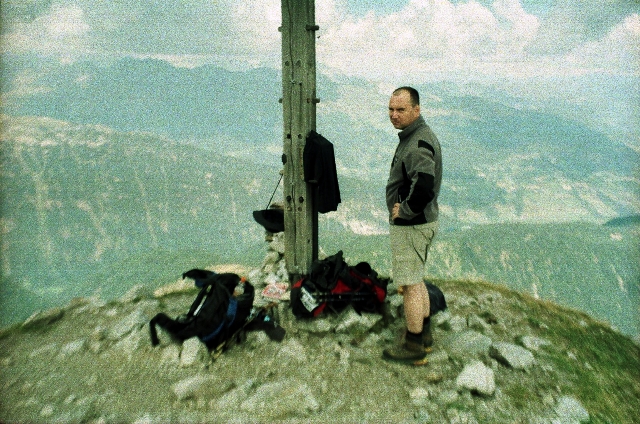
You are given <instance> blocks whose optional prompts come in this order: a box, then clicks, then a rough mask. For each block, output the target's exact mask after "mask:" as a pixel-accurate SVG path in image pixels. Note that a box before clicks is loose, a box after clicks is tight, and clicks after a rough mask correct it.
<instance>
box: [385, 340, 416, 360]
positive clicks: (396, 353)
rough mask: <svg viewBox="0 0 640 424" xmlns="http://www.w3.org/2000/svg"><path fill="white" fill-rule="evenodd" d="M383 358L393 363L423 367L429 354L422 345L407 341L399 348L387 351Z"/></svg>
mask: <svg viewBox="0 0 640 424" xmlns="http://www.w3.org/2000/svg"><path fill="white" fill-rule="evenodd" d="M382 356H383V357H384V358H385V359H388V360H391V361H398V362H405V363H409V364H413V365H422V364H424V363H426V356H427V352H426V351H425V349H424V346H423V344H422V343H420V342H414V341H411V340H405V341H404V342H403V343H402V344H400V345H398V346H394V347H390V348H388V349H385V350H384V351H383V352H382Z"/></svg>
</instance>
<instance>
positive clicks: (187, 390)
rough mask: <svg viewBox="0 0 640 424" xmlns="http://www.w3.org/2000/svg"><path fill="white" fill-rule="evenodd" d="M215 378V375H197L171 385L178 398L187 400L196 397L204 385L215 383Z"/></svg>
mask: <svg viewBox="0 0 640 424" xmlns="http://www.w3.org/2000/svg"><path fill="white" fill-rule="evenodd" d="M215 380H216V378H215V377H213V376H204V375H196V376H194V377H189V378H185V379H184V380H180V381H178V382H177V383H175V384H174V385H172V386H171V390H172V391H173V393H174V394H175V395H176V397H177V398H178V400H185V399H188V398H191V397H196V396H197V395H198V394H199V392H201V391H202V390H203V387H205V388H206V387H208V386H211V385H213V384H214V381H215Z"/></svg>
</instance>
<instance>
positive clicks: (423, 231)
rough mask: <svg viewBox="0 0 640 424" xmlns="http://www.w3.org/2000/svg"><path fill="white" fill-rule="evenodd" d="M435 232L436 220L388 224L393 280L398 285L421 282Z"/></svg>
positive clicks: (436, 227) (436, 229) (436, 228)
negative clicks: (413, 223) (419, 223)
mask: <svg viewBox="0 0 640 424" xmlns="http://www.w3.org/2000/svg"><path fill="white" fill-rule="evenodd" d="M437 232H438V221H435V222H429V223H427V224H421V225H407V226H402V225H390V226H389V238H390V241H391V267H392V272H393V281H394V283H395V284H397V285H398V287H400V286H409V285H412V284H418V283H422V282H423V279H424V274H425V264H426V262H427V254H428V253H429V247H430V246H431V243H432V241H433V238H434V237H435V236H436V234H437Z"/></svg>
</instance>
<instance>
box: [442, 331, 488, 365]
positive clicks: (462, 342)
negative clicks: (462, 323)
mask: <svg viewBox="0 0 640 424" xmlns="http://www.w3.org/2000/svg"><path fill="white" fill-rule="evenodd" d="M492 343H493V342H492V340H491V339H490V338H489V337H487V336H485V335H484V334H480V333H478V332H477V331H471V330H468V331H463V332H459V333H452V334H450V335H448V336H447V337H445V338H444V340H443V341H442V346H443V347H444V348H445V349H447V351H448V352H449V356H451V357H452V358H454V359H472V358H482V357H484V356H487V355H488V354H489V348H490V347H491V344H492Z"/></svg>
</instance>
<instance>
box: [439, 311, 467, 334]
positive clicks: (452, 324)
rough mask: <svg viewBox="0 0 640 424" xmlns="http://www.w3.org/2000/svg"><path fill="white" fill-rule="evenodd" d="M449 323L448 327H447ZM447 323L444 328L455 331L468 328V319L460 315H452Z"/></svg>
mask: <svg viewBox="0 0 640 424" xmlns="http://www.w3.org/2000/svg"><path fill="white" fill-rule="evenodd" d="M447 325H448V328H447ZM447 325H445V327H444V328H446V329H448V330H451V331H453V332H455V333H459V332H462V331H465V330H466V329H467V320H466V319H465V318H464V317H461V316H458V315H452V316H451V318H450V319H449V321H447Z"/></svg>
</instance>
